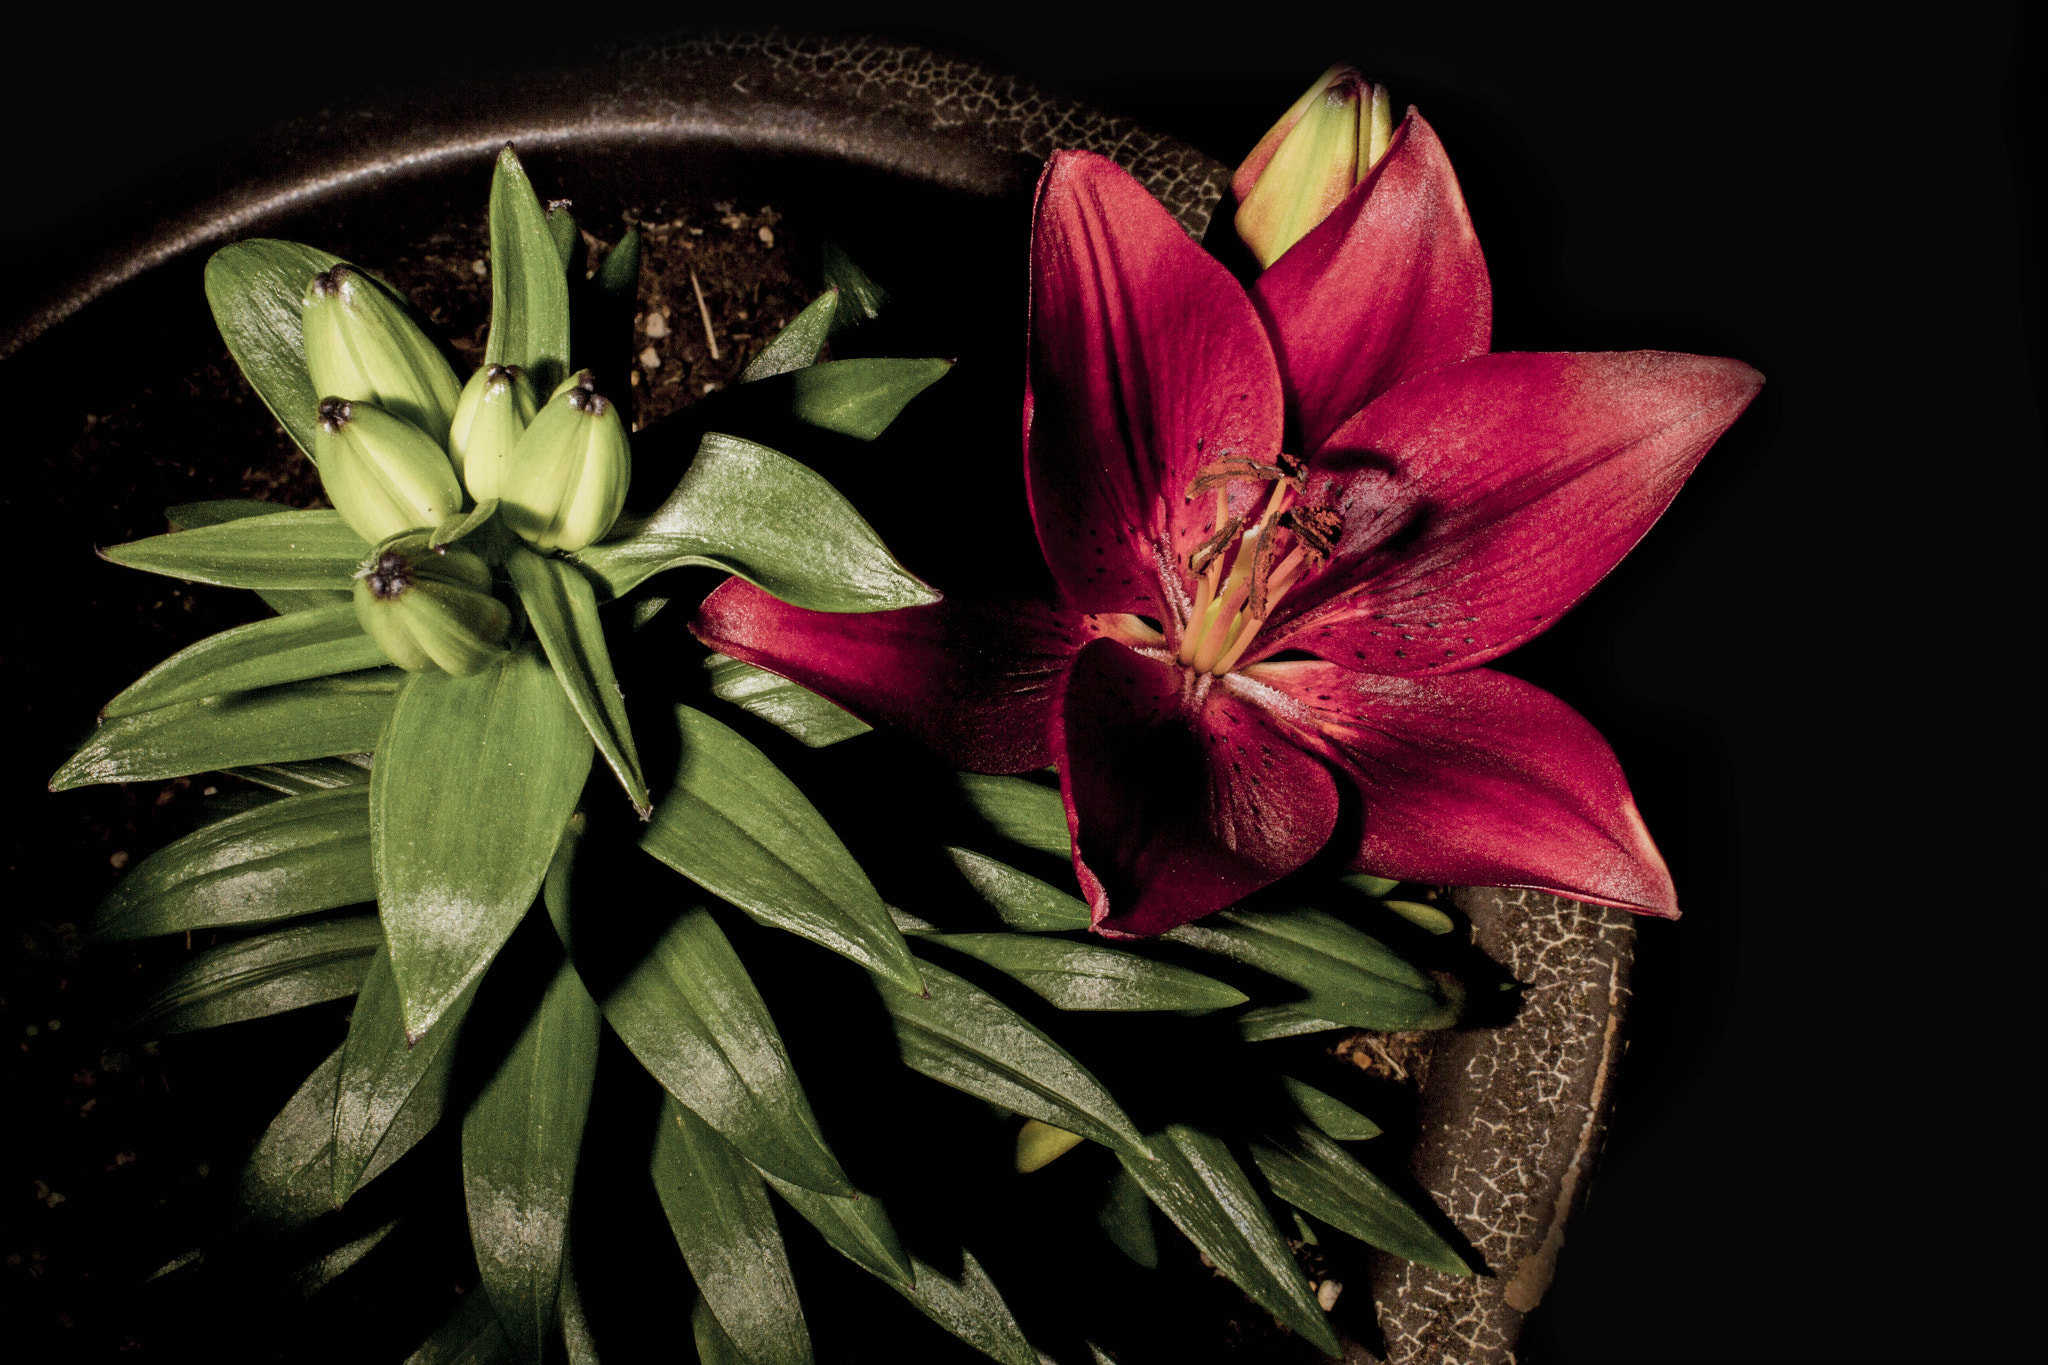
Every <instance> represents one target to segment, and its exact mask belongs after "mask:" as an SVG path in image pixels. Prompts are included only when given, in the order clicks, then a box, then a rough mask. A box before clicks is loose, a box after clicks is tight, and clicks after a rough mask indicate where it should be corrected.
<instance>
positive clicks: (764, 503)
mask: <svg viewBox="0 0 2048 1365" xmlns="http://www.w3.org/2000/svg"><path fill="white" fill-rule="evenodd" d="M620 531H622V532H624V534H622V535H621V534H620V533H619V532H614V534H615V535H617V536H618V537H619V538H617V539H614V540H612V541H610V542H609V543H606V544H603V545H593V546H591V547H590V548H589V549H587V550H584V551H582V552H580V553H579V554H578V555H576V561H577V562H578V563H580V564H581V565H582V566H583V567H584V568H585V569H586V570H588V571H589V572H590V574H591V575H592V577H594V578H595V579H596V580H597V582H598V584H599V585H600V586H601V587H602V588H603V589H604V590H605V592H607V593H608V594H610V595H611V596H613V597H621V596H624V595H625V594H626V593H627V592H629V591H631V590H632V589H633V588H635V587H637V586H639V585H640V584H641V583H642V582H644V581H646V580H647V579H648V578H650V577H652V576H653V575H655V574H657V573H660V572H661V571H662V570H664V569H673V568H677V567H679V566H681V565H685V564H700V565H707V566H709V567H711V568H714V569H723V570H724V571H726V572H727V573H733V574H738V575H739V576H740V577H741V578H744V579H746V580H747V581H748V582H750V583H753V584H754V585H756V586H757V587H760V588H762V589H764V590H765V591H767V592H770V593H773V594H774V595H775V596H777V597H779V598H781V599H782V600H783V601H785V602H788V603H790V604H791V605H793V606H799V607H804V608H806V609H808V610H811V611H893V610H895V609H896V608H898V607H916V606H923V605H924V604H926V603H928V602H936V601H937V600H938V598H939V595H938V594H937V593H936V592H934V591H933V590H932V589H931V588H929V587H927V586H926V585H925V584H923V583H921V582H919V581H918V580H917V579H916V578H914V577H912V576H911V574H910V572H909V571H908V570H907V569H905V568H904V567H903V566H902V565H901V564H899V563H897V562H896V558H895V556H894V555H891V554H890V553H889V551H888V548H887V547H886V546H884V545H883V544H882V540H881V537H879V536H877V535H876V534H875V532H874V528H872V527H870V526H869V525H868V524H867V522H865V521H863V520H862V519H861V515H860V513H858V512H856V511H854V510H853V505H852V504H851V503H849V502H847V500H846V499H845V498H843V497H841V496H840V494H839V490H837V489H836V488H834V487H832V485H831V484H829V483H827V482H825V480H824V479H822V478H820V477H819V476H818V475H817V474H815V473H813V472H812V471H811V470H809V469H806V468H805V467H804V466H802V465H800V464H798V463H797V462H796V461H795V460H792V459H790V458H789V457H788V456H787V455H784V454H782V453H780V452H779V451H774V450H770V449H769V448H768V447H767V446H762V445H755V444H754V443H753V442H752V441H743V440H740V439H739V438H738V437H736V436H726V435H723V434H721V433H719V432H715V431H714V432H711V433H709V434H707V435H706V436H705V437H704V439H703V441H702V442H701V443H700V444H699V445H698V447H697V458H696V459H695V460H694V461H693V462H692V463H691V465H690V468H689V469H688V471H686V472H685V473H684V475H683V478H682V482H680V483H679V484H677V485H676V490H675V492H673V493H671V494H670V495H669V497H668V500H667V501H666V502H664V503H662V505H661V506H660V507H659V508H657V509H656V510H655V512H654V515H652V516H650V517H649V518H648V519H647V520H646V521H644V522H642V523H640V524H639V525H638V526H637V527H633V528H631V529H630V530H627V529H626V527H625V525H624V524H623V523H622V525H621V527H620Z"/></svg>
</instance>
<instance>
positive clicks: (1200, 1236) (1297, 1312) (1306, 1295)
mask: <svg viewBox="0 0 2048 1365" xmlns="http://www.w3.org/2000/svg"><path fill="white" fill-rule="evenodd" d="M1149 1141H1150V1143H1151V1146H1152V1150H1153V1152H1154V1153H1155V1154H1156V1155H1157V1156H1158V1158H1159V1159H1158V1160H1156V1161H1133V1160H1132V1159H1130V1158H1129V1157H1128V1156H1126V1157H1124V1170H1125V1171H1127V1172H1129V1174H1130V1176H1131V1178H1132V1179H1133V1180H1135V1181H1137V1182H1138V1184H1139V1185H1140V1186H1141V1187H1142V1188H1143V1189H1144V1191H1145V1193H1146V1194H1147V1195H1149V1196H1150V1197H1151V1200H1152V1202H1153V1203H1154V1204H1157V1205H1158V1206H1159V1209H1160V1211H1161V1212H1162V1213H1164V1214H1165V1215H1166V1216H1167V1217H1168V1218H1170V1219H1172V1220H1173V1224H1174V1226H1175V1227H1177V1228H1179V1229H1180V1230H1181V1231H1182V1232H1184V1233H1186V1234H1187V1238H1188V1240H1189V1241H1191V1242H1193V1243H1194V1244H1195V1245H1196V1246H1197V1247H1199V1248H1200V1249H1201V1251H1202V1254H1203V1255H1205V1256H1207V1257H1208V1258H1209V1259H1210V1260H1211V1261H1212V1262H1214V1263H1215V1265H1216V1267H1217V1269H1219V1270H1221V1271H1222V1272H1223V1273H1224V1274H1226V1275H1228V1276H1229V1277H1230V1278H1231V1280H1232V1281H1233V1282H1235V1283H1236V1285H1237V1287H1238V1288H1240V1289H1242V1290H1244V1292H1245V1293H1247V1294H1249V1295H1251V1297H1252V1299H1253V1301H1254V1302H1256V1303H1257V1304H1259V1306H1260V1307H1262V1308H1264V1309H1265V1310H1266V1311H1267V1312H1269V1313H1271V1314H1272V1315H1273V1316H1274V1317H1276V1318H1278V1319H1280V1321H1281V1322H1283V1323H1285V1324H1286V1325H1287V1326H1289V1327H1291V1328H1293V1329H1294V1330H1295V1331H1297V1332H1299V1333H1301V1334H1302V1336H1304V1337H1306V1338H1307V1339H1308V1340H1309V1341H1310V1342H1311V1343H1313V1344H1314V1345H1315V1346H1316V1347H1317V1348H1319V1349H1320V1350H1322V1351H1324V1352H1325V1353H1327V1354H1329V1355H1333V1356H1334V1355H1340V1354H1342V1351H1341V1349H1340V1348H1339V1346H1338V1345H1337V1337H1336V1334H1335V1333H1334V1332H1332V1331H1331V1330H1330V1323H1329V1319H1328V1318H1326V1317H1325V1316H1324V1315H1323V1310H1322V1306H1321V1305H1320V1304H1318V1303H1317V1302H1316V1296H1315V1292H1314V1291H1313V1290H1311V1289H1310V1288H1309V1287H1308V1282H1307V1281H1306V1280H1304V1279H1302V1277H1301V1271H1300V1270H1299V1269H1297V1268H1296V1266H1295V1264H1294V1255H1293V1253H1292V1252H1290V1251H1289V1250H1288V1249H1287V1242H1286V1240H1285V1239H1284V1238H1283V1237H1281V1235H1280V1230H1279V1229H1278V1228H1276V1227H1274V1226H1273V1220H1272V1219H1271V1218H1270V1217H1268V1216H1267V1214H1266V1206H1265V1204H1264V1203H1263V1202H1261V1201H1260V1199H1259V1195H1258V1192H1257V1191H1256V1190H1254V1189H1253V1188H1252V1183H1251V1181H1250V1179H1249V1178H1247V1177H1246V1175H1245V1173H1244V1168H1243V1167H1242V1166H1239V1165H1238V1164H1237V1158H1236V1157H1234V1156H1232V1155H1231V1154H1230V1148H1228V1147H1227V1146H1225V1145H1224V1144H1223V1142H1222V1141H1221V1140H1219V1139H1217V1138H1215V1137H1212V1136H1210V1135H1209V1134H1207V1133H1204V1132H1202V1131H1200V1130H1199V1129H1195V1128H1190V1127H1189V1126H1187V1125H1186V1124H1183V1123H1176V1124H1174V1125H1172V1126H1171V1127H1169V1128H1167V1129H1166V1130H1165V1131H1163V1132H1159V1133H1154V1134H1153V1135H1152V1136H1151V1138H1150V1139H1149ZM1311 1212H1313V1210H1311Z"/></svg>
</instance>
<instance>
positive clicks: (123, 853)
mask: <svg viewBox="0 0 2048 1365" xmlns="http://www.w3.org/2000/svg"><path fill="white" fill-rule="evenodd" d="M107 862H108V864H109V865H110V866H113V867H126V866H128V850H127V849H125V848H124V849H121V850H120V851H118V852H116V853H113V854H111V855H109V856H108V858H107Z"/></svg>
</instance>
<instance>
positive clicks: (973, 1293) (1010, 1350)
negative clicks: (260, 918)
mask: <svg viewBox="0 0 2048 1365" xmlns="http://www.w3.org/2000/svg"><path fill="white" fill-rule="evenodd" d="M960 1263H961V1264H960V1278H959V1279H957V1280H954V1279H949V1278H947V1277H946V1276H944V1275H941V1274H940V1273H939V1272H938V1271H936V1270H934V1269H932V1268H931V1267H930V1266H928V1265H926V1264H925V1263H924V1262H923V1261H920V1260H917V1259H915V1258H914V1257H913V1258H912V1260H911V1265H912V1266H913V1267H914V1268H915V1269H916V1271H917V1282H916V1283H915V1284H913V1285H910V1286H908V1287H905V1286H903V1285H900V1284H899V1285H897V1286H896V1292H897V1293H899V1294H901V1295H902V1296H903V1297H904V1298H906V1299H909V1300H910V1301H911V1302H912V1303H913V1304H915V1305H917V1310H918V1311H919V1312H920V1313H923V1314H924V1315H925V1316H926V1317H928V1318H930V1319H931V1320H932V1321H933V1322H936V1323H937V1324H938V1325H939V1326H941V1327H943V1328H945V1329H946V1330H947V1331H948V1332H951V1333H952V1334H953V1335H954V1336H956V1337H958V1338H959V1339H960V1340H962V1341H964V1342H966V1343H967V1344H968V1345H969V1346H972V1347H973V1348H974V1349H975V1350H977V1351H980V1352H981V1353H982V1354H983V1355H985V1356H987V1357H988V1358H989V1359H991V1360H997V1361H1001V1362H1002V1365H1041V1360H1042V1357H1040V1356H1039V1354H1038V1351H1037V1349H1036V1348H1034V1347H1033V1346H1032V1345H1031V1343H1030V1341H1028V1340H1027V1339H1026V1338H1025V1336H1024V1331H1023V1329H1022V1328H1020V1327H1018V1326H1017V1319H1016V1318H1015V1317H1014V1316H1013V1315H1012V1314H1011V1312H1010V1305H1009V1304H1007V1303H1004V1302H1003V1296H1002V1294H1001V1292H1000V1291H998V1290H997V1289H996V1287H995V1284H994V1282H993V1281H991V1280H990V1279H989V1277H988V1273H987V1272H986V1271H984V1270H983V1269H982V1268H981V1265H980V1263H979V1262H977V1261H976V1260H975V1259H974V1254H973V1253H972V1252H969V1251H962V1252H961V1253H960Z"/></svg>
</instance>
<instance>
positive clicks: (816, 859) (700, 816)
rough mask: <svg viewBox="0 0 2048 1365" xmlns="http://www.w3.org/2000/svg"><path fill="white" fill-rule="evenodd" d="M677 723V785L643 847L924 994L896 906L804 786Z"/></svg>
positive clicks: (757, 914) (681, 717)
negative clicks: (894, 915) (878, 890)
mask: <svg viewBox="0 0 2048 1365" xmlns="http://www.w3.org/2000/svg"><path fill="white" fill-rule="evenodd" d="M676 719H677V721H678V722H679V723H680V724H681V726H682V732H683V750H682V759H681V761H680V762H679V763H678V765H677V768H676V784H675V787H674V789H673V790H671V791H670V792H669V794H668V795H667V796H664V797H663V798H662V799H661V804H660V805H659V806H658V807H656V808H655V812H654V820H653V823H652V824H650V825H649V826H648V829H647V832H646V833H645V834H644V835H642V836H641V839H640V846H641V847H642V848H644V849H646V850H647V851H648V852H649V853H652V854H653V855H654V856H655V857H657V858H659V859H661V861H663V862H665V863H667V864H668V865H669V866H670V867H672V868H674V869H675V870H676V871H678V872H680V873H682V874H683V875H684V876H685V877H688V878H689V879H690V880H691V881H694V882H696V883H697V884H698V885H699V886H702V887H703V888H705V889H706V890H707V891H710V892H711V893H712V894H714V895H716V896H720V897H722V898H724V899H725V900H728V901H730V902H732V903H733V904H734V905H737V906H738V907H739V908H740V909H742V910H744V911H746V912H747V913H748V914H749V915H751V916H753V917H754V918H755V919H757V920H759V921H760V922H761V923H763V924H768V925H773V926H774V927H776V928H778V929H786V930H788V931H789V932H790V933H792V934H797V935H800V936H801V937H804V938H807V939H810V940H811V941H812V942H813V943H817V944H819V945H821V946H823V947H826V948H830V949H831V950H832V951H833V952H835V953H839V954H842V955H844V956H846V957H849V958H852V959H853V960H854V961H855V962H858V963H859V964H860V965H861V966H863V967H866V968H867V969H868V970H869V971H872V972H875V973H878V974H879V975H881V976H882V977H884V978H885V979H887V980H889V981H891V982H894V983H895V984H897V985H899V986H901V987H902V988H904V989H906V990H910V991H919V990H922V989H923V982H922V980H921V978H920V977H919V975H918V969H917V962H916V960H915V959H913V958H912V957H911V955H910V949H909V947H908V946H907V945H906V944H905V943H904V942H903V935H902V934H900V933H898V932H897V929H896V926H895V924H894V923H893V922H891V920H890V918H889V910H888V907H887V906H885V905H883V904H882V898H881V897H880V896H878V895H876V894H875V888H874V885H873V884H872V883H871V882H869V881H868V878H867V874H866V873H864V872H862V871H861V870H860V864H858V863H856V862H855V861H854V860H853V855H852V854H850V853H848V852H847V851H846V845H844V844H842V843H840V842H839V836H838V835H836V834H834V833H833V832H832V827H831V826H830V825H828V824H826V823H825V818H824V817H823V816H821V815H820V814H818V812H817V809H816V808H815V807H814V806H812V805H811V803H810V801H809V800H807V799H806V798H805V796H804V794H803V793H802V792H800V791H798V790H797V787H796V784H795V783H793V782H791V781H790V780H789V779H788V778H786V777H784V776H783V775H782V773H781V772H780V771H779V770H778V769H777V768H776V767H775V765H774V764H773V763H771V762H769V761H768V758H767V756H766V755H764V754H763V753H762V752H761V751H760V750H759V749H756V748H755V747H754V746H753V745H752V744H749V743H748V742H747V741H746V740H744V739H742V738H740V736H738V735H736V734H734V733H733V732H732V731H731V730H729V729H727V728H726V727H725V726H723V725H721V724H719V723H718V722H717V721H715V720H713V719H712V718H711V717H709V716H707V715H705V714H704V713H703V712H701V711H697V710H693V709H692V708H690V707H687V706H678V707H677V708H676Z"/></svg>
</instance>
